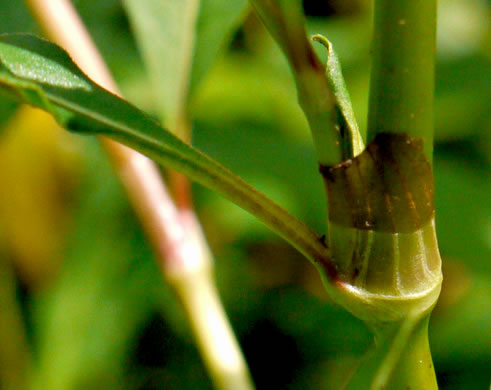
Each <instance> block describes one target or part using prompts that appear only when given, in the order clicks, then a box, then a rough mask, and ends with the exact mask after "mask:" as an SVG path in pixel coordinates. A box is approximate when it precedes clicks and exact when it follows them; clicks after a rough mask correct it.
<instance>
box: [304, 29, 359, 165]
mask: <svg viewBox="0 0 491 390" xmlns="http://www.w3.org/2000/svg"><path fill="white" fill-rule="evenodd" d="M312 40H314V41H316V42H319V43H321V44H322V45H324V46H325V47H326V49H327V66H326V76H327V79H328V80H329V84H330V85H331V88H332V90H333V92H334V97H335V100H336V101H335V103H334V105H335V108H336V111H337V118H336V121H337V124H338V126H339V129H340V132H341V137H342V139H343V144H344V145H343V149H344V151H345V154H346V155H345V158H352V157H356V156H357V155H358V154H360V153H361V152H362V151H363V148H364V143H363V139H362V137H361V134H360V129H359V127H358V123H357V122H356V118H355V113H354V111H353V107H352V105H351V98H350V96H349V92H348V88H347V87H346V83H345V81H344V77H343V72H342V71H341V63H340V62H339V58H338V56H337V54H336V52H335V51H334V47H333V46H332V43H331V42H330V41H329V40H328V39H327V38H326V37H324V36H322V35H320V34H317V35H314V36H313V37H312Z"/></svg>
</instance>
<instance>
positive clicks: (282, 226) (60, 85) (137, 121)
mask: <svg viewBox="0 0 491 390" xmlns="http://www.w3.org/2000/svg"><path fill="white" fill-rule="evenodd" d="M0 90H3V91H4V92H7V93H8V94H10V95H13V96H14V97H16V98H17V99H18V100H21V101H22V102H25V103H29V104H32V105H34V106H36V107H39V108H41V109H43V110H46V111H48V112H50V113H51V114H52V115H53V116H54V117H55V118H56V119H57V121H58V122H59V123H60V124H61V125H62V126H64V127H66V128H67V129H69V130H71V131H74V132H79V133H84V134H99V135H104V136H108V137H110V138H113V139H115V140H117V141H120V142H122V143H124V144H126V145H128V146H130V147H132V148H134V149H135V150H138V151H140V152H142V153H143V154H146V155H147V156H149V157H151V158H152V159H154V160H155V161H157V162H159V163H162V164H165V165H167V166H169V167H171V168H173V169H175V170H177V171H180V172H182V173H183V174H185V175H187V176H189V177H190V178H191V179H192V180H195V181H196V182H198V183H200V184H202V185H204V186H205V187H208V188H210V189H212V190H214V191H216V192H218V193H219V194H221V195H223V196H224V197H225V198H227V199H229V200H231V201H232V202H234V203H235V204H237V205H238V206H240V207H242V208H243V209H245V210H247V211H248V212H250V213H251V214H253V215H255V216H256V217H257V218H258V219H260V220H261V221H262V222H264V223H265V224H266V225H267V226H268V227H269V228H271V229H272V230H273V231H274V232H276V233H277V234H279V235H280V236H282V237H283V238H284V239H286V240H287V241H288V242H289V243H291V244H292V245H293V246H294V247H296V248H297V249H298V250H299V251H300V252H302V253H303V254H304V255H305V256H306V257H307V258H308V259H310V260H311V261H312V262H314V263H315V264H316V265H317V266H322V267H323V268H324V269H325V270H327V271H328V274H329V275H331V277H333V276H334V274H335V271H334V267H333V265H332V263H331V261H330V260H329V251H328V249H327V248H326V246H325V244H324V243H323V241H322V240H321V239H320V238H319V237H318V236H317V234H316V233H315V232H314V231H312V230H311V229H310V228H309V227H307V226H306V225H305V224H304V223H302V222H300V221H299V220H298V219H296V218H295V217H293V216H292V215H290V214H289V213H288V212H287V211H286V210H285V209H283V208H282V207H280V206H278V205H277V204H276V203H274V202H273V201H272V200H271V199H269V198H268V197H266V196H265V195H264V194H262V193H261V192H259V191H257V190H256V189H255V188H253V187H252V186H250V185H249V184H247V183H246V182H244V181H243V180H242V179H240V178H239V177H237V176H236V175H234V174H233V173H231V172H230V171H229V170H228V169H226V168H225V167H223V166H222V165H220V164H219V163H217V162H216V161H214V160H213V159H211V158H210V157H208V156H207V155H205V154H203V153H202V152H200V151H198V150H197V149H195V148H193V147H191V146H189V145H187V144H185V143H183V142H181V141H180V140H179V139H178V138H176V137H175V136H174V135H172V134H171V133H170V132H168V131H167V130H165V129H163V128H162V127H160V125H159V124H158V123H157V122H156V121H154V120H153V119H152V118H150V117H149V116H148V115H146V114H144V113H143V112H142V111H140V110H138V109H137V108H136V107H134V106H132V105H131V104H129V103H127V102H125V101H124V100H122V99H120V98H119V97H117V96H115V95H113V94H111V93H110V92H108V91H106V90H104V89H103V88H101V87H99V86H98V85H96V84H95V83H94V82H93V81H91V80H90V79H89V78H88V77H87V76H86V75H84V74H83V73H82V72H81V71H80V69H78V67H77V66H76V65H75V64H74V63H73V62H72V61H71V59H70V58H69V56H68V55H67V54H66V52H64V51H63V50H62V49H61V48H59V47H58V46H56V45H54V44H52V43H50V42H48V41H46V40H42V39H39V38H35V37H33V36H29V35H24V34H14V35H2V36H0Z"/></svg>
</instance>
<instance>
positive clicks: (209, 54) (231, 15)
mask: <svg viewBox="0 0 491 390" xmlns="http://www.w3.org/2000/svg"><path fill="white" fill-rule="evenodd" d="M247 7H248V2H247V0H201V8H200V12H199V16H198V20H197V24H196V45H195V51H194V58H193V67H192V74H191V84H190V92H193V90H194V89H195V88H196V87H197V86H198V84H199V83H200V82H201V80H202V79H203V77H204V76H205V75H206V73H207V71H208V70H209V69H210V67H211V65H212V64H213V61H214V59H215V58H216V56H217V54H218V53H219V51H220V48H222V47H223V46H224V45H225V44H226V43H227V42H228V41H229V40H230V38H231V36H232V34H233V32H234V30H235V29H236V28H237V27H238V23H239V22H240V21H241V20H242V18H241V17H242V16H245V10H246V9H247Z"/></svg>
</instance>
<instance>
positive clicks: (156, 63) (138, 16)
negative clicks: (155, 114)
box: [124, 0, 199, 132]
mask: <svg viewBox="0 0 491 390" xmlns="http://www.w3.org/2000/svg"><path fill="white" fill-rule="evenodd" d="M124 4H125V5H126V9H127V10H128V15H129V17H130V21H131V23H132V25H133V28H134V30H135V32H136V34H135V35H136V38H137V41H138V44H139V46H140V48H141V51H142V54H143V57H144V59H145V62H146V64H147V67H148V70H149V72H150V77H151V80H152V83H153V85H154V93H155V96H156V97H157V98H158V99H159V101H160V102H161V110H162V114H163V119H164V121H165V125H166V126H167V127H168V128H170V129H171V131H173V132H176V126H177V122H178V117H179V114H181V111H182V109H183V107H184V102H185V101H186V96H187V90H188V87H189V76H190V73H191V64H192V58H193V51H194V44H195V33H196V31H195V25H196V20H197V17H198V11H199V0H181V1H172V0H125V1H124Z"/></svg>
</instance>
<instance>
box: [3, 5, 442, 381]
mask: <svg viewBox="0 0 491 390" xmlns="http://www.w3.org/2000/svg"><path fill="white" fill-rule="evenodd" d="M26 4H27V5H28V6H29V7H30V9H31V11H32V13H33V15H34V16H35V19H36V20H37V22H38V23H39V25H40V27H41V29H42V30H43V32H44V34H45V36H46V37H47V38H48V39H49V40H51V41H53V42H55V43H52V42H50V41H48V40H46V39H44V38H39V37H35V36H33V35H27V34H5V35H1V36H0V87H1V90H2V92H4V93H5V94H6V95H8V96H9V97H12V98H13V99H15V100H17V101H20V102H22V103H27V104H29V105H31V106H34V107H37V108H40V109H42V110H45V111H47V112H48V113H50V114H51V115H52V116H53V117H54V118H55V119H56V121H57V122H58V123H59V124H60V125H61V126H62V127H63V128H65V129H67V130H69V131H70V132H72V133H77V134H86V135H95V136H98V137H101V140H102V142H103V144H104V145H105V148H106V150H107V152H108V154H109V155H110V156H111V159H112V161H113V163H114V165H115V169H116V171H117V172H118V174H119V177H120V178H121V180H122V182H123V184H124V186H125V188H126V190H127V192H128V195H129V198H130V199H131V201H132V204H133V207H134V208H135V211H136V214H137V215H138V216H139V218H140V221H141V224H142V226H143V229H144V231H145V232H146V235H147V237H148V239H149V241H150V242H151V244H152V246H153V248H154V252H155V257H156V259H157V262H158V265H159V266H160V269H161V270H162V276H163V278H164V279H165V281H166V282H167V283H168V284H169V285H170V286H172V288H173V289H174V291H175V292H176V294H177V296H178V298H179V301H180V303H181V304H182V308H183V310H184V312H185V313H186V318H187V320H188V323H189V326H190V328H191V329H192V332H193V334H194V337H195V342H196V345H197V346H198V349H199V350H200V352H201V355H202V359H203V362H204V364H205V367H206V369H207V371H208V373H209V376H210V378H211V380H212V382H213V384H214V386H215V387H216V388H217V389H224V390H225V389H228V390H237V389H253V388H254V384H253V381H252V380H251V378H250V374H249V372H248V368H247V365H246V363H245V360H244V358H243V357H242V354H241V351H240V348H239V346H238V343H237V341H236V340H235V338H234V335H233V332H232V330H231V327H230V325H229V324H228V321H227V318H226V316H225V314H224V310H223V308H222V306H221V303H220V299H219V297H218V294H217V290H216V287H215V285H214V283H215V282H214V277H213V272H212V268H213V264H212V260H211V259H212V255H211V253H210V250H209V249H208V245H207V244H206V240H205V238H204V236H203V234H202V232H201V228H200V225H199V222H198V219H197V218H196V216H195V213H194V211H193V205H192V201H191V193H190V191H191V187H190V184H189V182H188V178H189V179H190V180H192V181H194V182H197V183H199V184H201V185H202V186H204V187H207V188H209V189H211V190H213V191H215V192H217V193H218V194H220V195H222V196H223V197H225V198H226V199H228V200H229V201H231V202H233V203H235V204H236V205H238V206H240V207H241V208H243V209H244V210H246V211H248V212H249V213H250V214H252V215H253V216H255V217H256V218H257V219H259V220H260V221H261V222H263V223H264V224H265V225H266V226H267V227H268V228H269V229H271V230H272V231H273V232H275V233H276V234H278V235H279V236H281V237H282V238H283V239H284V240H285V241H286V242H287V243H288V244H290V245H291V246H293V247H294V248H296V249H297V250H298V251H299V252H300V253H301V254H302V255H303V256H304V257H305V258H306V259H307V260H309V261H310V262H311V263H312V264H313V265H314V267H315V268H316V269H317V270H318V272H319V274H320V276H321V278H322V281H323V285H324V287H325V289H326V291H327V292H328V294H329V295H330V297H331V298H332V299H333V300H334V301H335V302H336V303H337V304H339V305H340V306H341V307H342V308H343V309H344V310H346V311H348V312H350V313H351V314H352V315H354V316H355V317H357V318H358V319H360V320H361V321H363V322H364V323H365V325H366V326H367V328H368V329H369V330H370V332H371V333H372V337H373V345H372V347H371V348H370V350H369V351H368V353H367V356H366V357H365V358H364V359H363V360H362V361H361V363H360V364H359V366H358V367H357V368H356V370H354V372H352V373H350V375H347V377H346V378H344V379H343V381H341V382H342V384H339V386H338V388H346V389H353V390H355V389H371V390H381V389H384V390H389V389H390V390H396V389H400V390H406V389H415V390H417V389H436V388H437V381H436V376H435V370H434V367H433V362H432V357H431V353H430V348H429V343H428V323H429V318H430V314H431V311H432V309H433V307H434V306H435V304H436V302H437V299H438V297H439V294H440V289H441V284H442V272H441V259H440V254H439V249H438V243H437V237H436V230H435V205H434V189H433V186H434V185H433V167H432V153H433V111H434V104H433V101H434V84H435V78H434V72H435V70H434V68H435V51H436V49H435V45H436V43H435V42H436V7H437V4H436V0H398V1H393V0H375V1H374V12H373V14H374V16H373V17H374V19H373V38H372V40H373V43H372V54H371V56H372V64H371V77H370V94H369V95H370V96H369V108H368V122H367V132H366V134H364V133H363V132H362V131H361V130H360V126H359V125H358V123H357V120H356V118H355V114H354V110H353V108H352V104H351V100H350V96H349V93H348V89H347V87H346V84H345V82H344V78H343V75H342V70H341V64H340V62H339V60H338V57H337V55H336V52H335V47H333V44H332V43H331V42H330V41H329V37H324V36H322V35H314V36H312V37H309V36H308V35H307V32H306V28H305V25H304V16H303V11H302V7H301V3H300V2H299V1H298V0H251V1H250V4H246V2H244V1H238V0H237V1H218V0H217V1H213V0H209V1H208V0H202V1H201V2H200V1H198V0H180V1H176V0H124V1H123V4H124V7H125V9H126V11H127V14H128V17H129V21H130V25H131V27H132V29H133V31H134V34H135V37H136V41H137V43H138V46H139V49H140V51H141V54H142V57H143V59H144V62H145V65H146V67H147V71H148V74H149V77H150V79H151V81H152V86H153V87H154V91H155V95H154V96H155V99H156V101H157V102H158V103H157V104H156V105H157V106H158V109H159V113H160V115H159V118H158V119H155V118H154V117H151V116H149V115H148V114H146V113H144V112H142V111H141V110H139V109H137V108H136V107H135V106H134V105H132V104H131V103H129V102H127V101H125V100H124V99H123V98H122V97H121V96H120V92H119V91H118V89H117V86H116V84H115V83H114V81H113V80H112V78H111V76H110V74H109V72H108V71H107V68H106V67H105V65H104V62H103V61H102V59H101V57H100V55H99V54H98V52H97V49H96V48H95V46H94V45H93V43H92V42H91V40H90V37H89V36H88V35H87V33H86V31H85V30H84V27H83V24H82V23H81V22H80V20H79V19H78V17H77V15H76V13H75V11H74V9H73V8H71V6H70V4H69V3H67V2H66V1H64V0H56V1H55V0H53V1H50V0H45V1H42V0H29V1H26ZM249 6H252V9H253V10H254V11H253V12H254V13H255V14H256V15H257V16H258V17H259V19H260V20H261V21H262V23H263V24H264V25H265V27H266V28H267V30H268V31H269V33H270V34H271V36H272V38H273V39H274V41H275V42H276V44H277V45H278V46H279V48H280V49H281V51H282V52H283V54H284V56H285V58H286V60H287V61H288V64H289V66H290V69H291V72H292V75H293V80H294V83H295V86H296V91H297V96H298V104H299V106H300V107H301V109H302V110H303V112H304V114H305V118H306V119H307V121H308V124H309V127H310V130H311V135H312V139H313V144H314V147H315V153H316V158H317V161H318V166H317V167H316V169H318V172H319V175H318V178H319V181H321V182H322V183H323V186H324V188H325V196H326V202H327V209H328V215H327V217H326V233H325V234H322V233H321V232H315V231H314V230H313V229H311V228H310V227H308V226H307V225H306V224H305V223H303V222H301V221H299V220H298V219H297V218H295V217H294V216H292V215H291V214H290V213H289V212H288V211H287V210H285V209H284V208H283V207H281V206H279V205H278V204H276V203H275V202H273V201H272V200H271V199H270V198H269V197H268V196H266V195H265V194H263V193H262V192H260V191H259V190H258V189H256V188H255V187H254V186H252V185H250V184H248V183H247V182H245V181H244V180H242V179H241V178H239V177H238V176H237V175H235V174H234V173H232V172H231V171H230V170H228V169H227V168H225V167H224V166H223V165H221V164H220V163H218V162H217V161H215V160H214V159H213V158H211V157H210V156H208V155H206V154H205V153H202V152H201V151H199V150H198V149H196V148H194V147H193V146H191V138H192V137H191V129H192V105H191V96H192V95H193V93H195V91H196V90H197V86H198V85H199V83H200V82H201V81H202V80H203V79H204V76H205V74H206V71H207V70H208V68H209V67H210V66H211V64H212V62H213V59H214V57H215V56H216V54H217V52H218V49H219V48H220V46H221V45H222V44H223V41H224V39H225V38H224V37H230V36H231V32H232V31H233V30H234V29H235V28H236V26H237V21H238V20H240V19H241V18H242V17H243V15H245V13H246V11H247V10H248V9H249V8H248V7H249ZM219 18H221V19H223V20H220V22H219V23H217V24H215V20H217V19H219ZM367 34H368V32H367ZM58 45H59V46H58ZM315 45H317V46H318V47H317V50H318V49H322V50H325V53H326V57H327V63H323V62H322V61H321V60H320V59H319V56H318V54H317V52H316V50H314V46H315ZM120 144H122V145H125V147H123V146H121V145H120ZM127 147H129V148H130V149H128V148H127ZM144 156H146V157H148V158H150V159H151V160H153V161H154V162H156V163H157V164H160V165H161V166H162V167H164V168H165V169H168V170H170V171H168V172H167V175H166V177H167V178H168V180H167V183H168V186H169V187H170V189H169V191H170V193H172V195H170V194H169V192H168V191H167V187H166V184H164V181H163V179H162V177H161V174H160V171H159V169H157V168H156V166H155V165H154V164H153V163H152V162H151V161H150V160H148V159H147V158H146V157H144ZM313 168H314V167H313ZM100 261H104V260H103V259H101V260H100ZM96 327H97V324H94V328H96ZM22 359H23V358H22V357H21V358H19V360H22ZM19 367H21V368H19V369H18V371H17V374H16V372H15V370H14V373H13V374H12V375H10V376H8V378H7V379H5V378H2V379H3V380H4V381H5V386H6V387H5V388H8V389H21V388H28V387H29V386H30V385H28V383H29V381H27V380H26V379H25V377H24V376H25V375H24V374H23V372H24V371H23V370H28V368H27V365H22V364H21V365H19ZM33 382H34V383H36V385H35V386H38V387H39V388H54V387H49V386H52V385H48V384H47V383H50V382H42V381H39V380H38V382H36V379H34V380H33ZM52 383H56V381H54V382H52ZM46 386H48V387H46Z"/></svg>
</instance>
